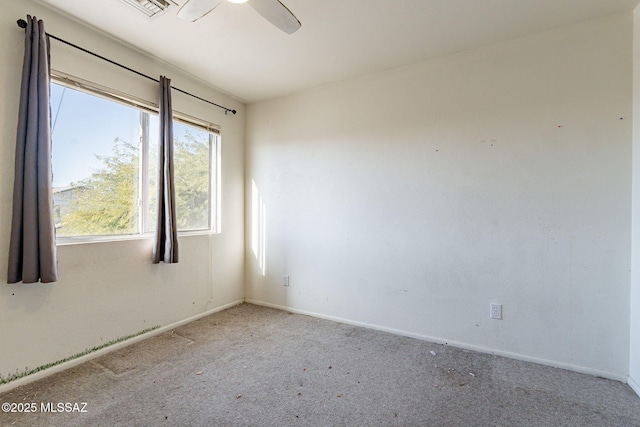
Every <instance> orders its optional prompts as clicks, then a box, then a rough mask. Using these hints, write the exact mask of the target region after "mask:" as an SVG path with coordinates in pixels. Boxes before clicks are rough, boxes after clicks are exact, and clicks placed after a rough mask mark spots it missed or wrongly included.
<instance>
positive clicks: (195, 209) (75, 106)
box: [51, 83, 217, 237]
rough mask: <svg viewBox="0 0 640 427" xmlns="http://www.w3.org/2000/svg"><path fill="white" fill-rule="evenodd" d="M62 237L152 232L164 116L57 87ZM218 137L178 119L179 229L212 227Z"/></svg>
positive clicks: (56, 179) (56, 177) (56, 172)
mask: <svg viewBox="0 0 640 427" xmlns="http://www.w3.org/2000/svg"><path fill="white" fill-rule="evenodd" d="M51 113H52V144H53V145H52V148H53V149H52V153H53V154H52V163H53V195H54V215H55V224H56V229H57V235H58V236H59V237H82V236H104V235H127V234H139V233H150V232H153V230H154V229H155V221H156V217H157V212H156V209H157V206H156V199H157V196H156V191H157V179H158V170H159V164H158V130H159V129H158V127H159V125H158V117H157V115H154V114H150V113H148V112H146V111H141V110H139V109H137V108H134V107H131V106H128V105H124V104H121V103H119V102H114V101H112V100H110V99H106V98H102V97H98V96H95V95H92V94H88V93H85V92H80V91H77V90H74V89H71V88H68V87H65V86H61V85H58V84H55V83H53V84H52V85H51ZM215 144H217V135H214V134H212V133H209V132H207V131H205V130H202V129H200V128H199V127H195V126H189V125H187V124H183V123H179V122H175V121H174V163H175V172H174V173H175V175H174V176H175V190H176V216H177V222H178V230H180V231H190V230H212V228H213V224H214V221H213V220H212V214H213V212H214V210H213V206H212V205H213V203H212V192H213V188H215V186H214V185H213V181H212V180H213V179H214V177H215V174H214V173H213V169H212V165H215V164H216V163H215V159H214V156H215V153H216V150H215Z"/></svg>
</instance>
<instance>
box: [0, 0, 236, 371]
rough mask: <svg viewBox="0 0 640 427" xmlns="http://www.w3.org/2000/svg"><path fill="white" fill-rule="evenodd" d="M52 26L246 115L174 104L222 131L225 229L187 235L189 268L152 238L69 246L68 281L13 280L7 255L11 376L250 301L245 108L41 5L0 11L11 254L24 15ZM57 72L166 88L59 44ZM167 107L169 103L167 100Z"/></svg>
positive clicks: (5, 211) (0, 276)
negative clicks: (172, 260)
mask: <svg viewBox="0 0 640 427" xmlns="http://www.w3.org/2000/svg"><path fill="white" fill-rule="evenodd" d="M26 14H32V15H34V14H35V15H36V16H38V18H40V19H43V20H44V22H45V25H46V29H47V31H48V32H49V33H51V34H54V35H57V36H59V37H62V38H64V39H67V40H69V41H72V42H75V43H77V44H79V45H81V46H83V47H86V48H88V49H91V50H94V51H96V52H99V53H100V54H102V55H104V56H107V57H109V58H112V59H114V60H117V61H120V62H122V63H124V64H126V65H128V66H130V67H132V68H135V69H137V70H139V71H141V72H144V73H147V74H149V75H153V76H158V75H160V74H165V75H167V76H168V77H170V78H171V79H172V84H173V85H175V86H176V87H179V88H181V89H184V90H187V91H191V92H195V93H197V94H199V95H200V96H203V97H205V98H208V99H212V100H213V101H215V102H217V103H220V104H223V105H226V106H229V107H230V108H235V109H237V110H238V115H236V116H233V115H231V114H230V115H228V116H225V115H224V112H223V111H222V110H220V109H218V108H216V107H212V106H209V105H207V104H204V103H201V102H200V101H196V100H192V99H190V98H188V97H185V96H182V95H180V94H175V93H174V96H173V104H174V109H176V110H178V111H181V112H184V113H187V114H190V115H192V116H196V117H200V118H202V119H205V120H209V121H211V122H213V123H217V124H219V125H221V126H222V198H223V200H222V203H223V205H222V234H219V235H214V236H190V237H182V238H180V245H181V246H180V250H181V254H180V255H181V256H180V263H179V264H177V265H164V264H160V265H152V264H151V245H152V242H151V240H134V241H124V242H113V243H98V244H82V245H72V246H60V247H58V257H59V274H60V280H59V282H57V283H54V284H46V285H45V284H30V285H24V284H15V285H7V284H6V275H7V271H6V264H7V260H6V258H5V259H2V260H0V281H2V283H0V336H2V345H0V374H2V375H8V374H12V373H15V372H16V371H22V370H24V369H25V367H29V368H35V367H37V366H40V365H43V364H45V363H49V362H54V361H57V360H60V359H62V358H66V357H68V356H70V355H73V354H76V353H78V352H81V351H83V350H85V349H87V348H92V347H94V346H98V345H101V344H103V343H105V342H108V341H110V340H113V339H115V338H118V337H122V336H127V335H130V334H134V333H136V332H139V331H141V330H143V329H146V328H149V327H152V326H156V325H161V326H164V325H168V324H172V323H174V322H178V321H181V320H183V319H187V318H189V317H192V316H195V315H198V314H200V313H204V312H206V311H208V310H212V309H215V308H217V307H221V306H224V305H226V304H231V303H234V302H238V301H240V300H242V298H243V296H244V295H243V292H244V290H243V283H244V237H243V236H244V222H243V217H244V199H243V198H244V185H243V182H244V170H243V163H244V142H243V141H244V107H243V105H242V104H240V103H239V102H237V101H235V100H233V99H230V98H228V97H226V96H224V95H222V94H221V93H218V92H216V91H214V90H212V89H210V88H208V87H206V86H205V85H203V84H202V83H199V82H197V81H195V80H194V79H193V78H190V77H189V76H187V75H184V74H181V73H180V72H178V71H176V70H174V69H172V68H171V67H168V66H167V65H166V64H163V63H160V62H157V61H154V60H153V59H151V58H148V57H146V56H145V55H143V54H141V53H140V52H136V51H134V50H131V49H129V48H127V47H125V46H124V45H122V44H120V43H118V42H116V41H114V40H112V39H109V38H107V37H105V36H104V35H102V34H100V33H98V32H95V31H92V30H90V29H88V28H85V27H83V26H81V25H79V24H78V23H76V22H73V21H70V20H68V19H66V18H63V17H62V16H60V15H58V14H56V13H54V12H51V11H49V10H48V9H45V8H43V7H42V6H40V5H38V4H35V3H33V2H31V1H29V0H3V1H2V13H1V14H0V64H2V73H0V138H1V140H2V142H3V143H2V144H0V159H2V162H3V164H4V167H2V168H0V253H1V254H7V252H8V246H9V228H10V224H11V198H12V187H13V173H14V168H13V162H14V150H15V138H16V123H17V103H18V99H19V86H20V73H21V68H22V56H23V52H24V48H23V45H24V31H23V30H22V29H20V28H18V26H17V25H16V20H17V19H19V18H23V17H25V16H26ZM51 50H52V67H53V68H55V69H58V70H60V71H64V72H67V73H69V74H72V75H75V76H78V77H81V78H84V79H86V80H90V81H93V82H95V83H99V84H102V85H104V86H108V87H111V88H114V89H117V90H120V91H123V92H128V93H130V94H132V95H135V96H138V97H140V98H145V99H148V100H152V101H156V99H157V86H156V85H155V84H154V83H153V82H150V81H148V80H146V79H143V78H140V77H137V76H135V75H134V74H131V73H129V72H127V71H124V70H120V69H118V68H116V67H113V66H111V65H109V64H107V63H105V62H102V61H100V60H97V59H94V58H92V57H89V56H88V55H86V54H83V53H81V52H79V51H76V50H73V49H71V48H67V47H65V46H64V45H61V44H60V43H58V42H56V41H52V42H51ZM156 102H157V101H156Z"/></svg>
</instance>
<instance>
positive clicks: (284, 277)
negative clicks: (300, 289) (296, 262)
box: [282, 274, 289, 286]
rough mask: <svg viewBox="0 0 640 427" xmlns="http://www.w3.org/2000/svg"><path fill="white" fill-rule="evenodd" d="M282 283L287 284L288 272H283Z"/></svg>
mask: <svg viewBox="0 0 640 427" xmlns="http://www.w3.org/2000/svg"><path fill="white" fill-rule="evenodd" d="M282 285H284V286H289V275H288V274H285V275H284V276H282Z"/></svg>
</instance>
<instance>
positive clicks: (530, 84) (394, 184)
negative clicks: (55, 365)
mask: <svg viewBox="0 0 640 427" xmlns="http://www.w3.org/2000/svg"><path fill="white" fill-rule="evenodd" d="M632 25H633V22H632V15H631V13H628V14H623V15H616V16H612V17H608V18H605V19H600V20H596V21H592V22H588V23H584V24H580V25H576V26H571V27H566V28H562V29H559V30H555V31H551V32H547V33H543V34H538V35H534V36H531V37H526V38H522V39H518V40H514V41H510V42H506V43H501V44H498V45H494V46H490V47H487V48H482V49H478V50H474V51H470V52H464V53H460V54H457V55H453V56H449V57H445V58H441V59H438V60H433V61H429V62H424V63H421V64H417V65H415V66H411V67H406V68H401V69H395V70H390V71H387V72H383V73H379V74H375V75H370V76H366V77H363V78H358V79H353V80H350V81H346V82H341V83H336V84H333V85H328V86H323V87H319V88H315V89H312V90H308V91H305V92H302V93H298V94H294V95H292V96H288V97H284V98H281V99H276V100H271V101H265V102H260V103H256V104H252V105H250V106H249V107H248V108H247V110H248V118H247V149H246V159H247V160H246V177H245V188H246V192H247V197H246V202H247V208H248V209H249V208H250V203H251V182H252V180H254V181H255V184H256V186H257V187H258V190H259V192H260V196H261V197H262V201H263V203H264V206H265V211H266V221H265V224H266V227H265V233H264V234H265V242H264V243H265V245H264V246H265V260H266V268H265V274H264V275H263V274H262V270H261V268H260V267H259V262H258V260H257V259H256V257H254V255H253V253H252V251H251V249H250V248H251V246H250V245H251V241H250V238H251V227H252V224H251V217H252V216H251V215H247V233H246V236H247V242H246V245H247V263H246V277H247V284H246V296H247V298H248V300H250V301H254V302H260V303H265V304H269V305H273V306H280V307H287V308H289V309H291V310H293V311H299V312H307V313H313V314H316V315H320V316H325V317H330V318H336V319H343V320H345V321H348V322H353V323H361V324H366V325H369V326H373V327H377V328H381V329H388V330H394V331H396V332H400V333H404V334H408V335H412V336H418V337H424V338H428V339H433V340H437V341H442V342H448V343H450V344H454V345H459V346H463V347H468V348H475V349H480V350H485V351H492V352H497V353H500V354H506V355H511V356H515V357H519V358H522V359H526V360H535V361H538V362H542V363H548V364H552V365H556V366H562V367H565V368H570V369H575V370H578V371H583V372H590V373H594V374H598V375H603V376H606V377H610V378H615V379H620V380H625V381H626V379H627V374H628V367H629V280H630V273H629V258H630V239H629V236H630V227H631V217H630V211H631V200H630V194H631V186H630V179H629V178H630V176H631V142H630V141H631V128H632V126H631V124H632V120H631V105H632V102H631V88H632V55H631V54H632ZM283 274H289V275H290V281H291V282H290V283H291V285H290V286H289V287H284V286H283V285H282V276H283ZM491 302H497V303H501V304H503V306H504V313H503V315H504V319H503V320H501V321H498V320H491V319H489V304H490V303H491ZM636 329H637V328H636ZM636 335H637V333H636ZM635 345H637V343H636V344H635ZM636 369H637V365H636Z"/></svg>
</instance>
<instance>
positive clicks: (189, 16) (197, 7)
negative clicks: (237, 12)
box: [178, 0, 301, 34]
mask: <svg viewBox="0 0 640 427" xmlns="http://www.w3.org/2000/svg"><path fill="white" fill-rule="evenodd" d="M229 1H230V2H231V3H248V4H249V6H251V7H252V8H253V9H254V10H255V11H256V12H258V13H259V14H260V15H262V17H263V18H265V19H266V20H267V21H269V22H271V23H272V24H273V25H275V26H276V27H278V28H280V29H281V30H282V31H284V32H285V33H288V34H292V33H294V32H296V31H297V30H298V28H300V26H301V24H300V21H298V18H296V17H295V15H294V14H293V13H291V11H290V10H289V9H287V7H286V6H285V5H283V4H282V3H280V2H279V1H278V0H229ZM220 3H222V0H187V2H186V3H185V4H183V5H182V7H181V8H180V10H178V17H180V18H182V19H184V20H187V21H191V22H194V21H196V20H198V19H200V18H202V17H203V16H205V15H206V14H207V13H209V12H211V11H212V10H213V9H215V8H216V7H217V6H218V5H219V4H220Z"/></svg>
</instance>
